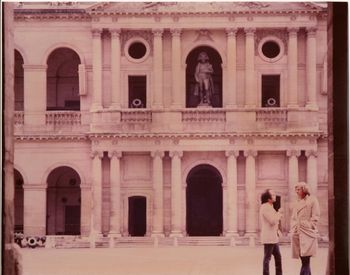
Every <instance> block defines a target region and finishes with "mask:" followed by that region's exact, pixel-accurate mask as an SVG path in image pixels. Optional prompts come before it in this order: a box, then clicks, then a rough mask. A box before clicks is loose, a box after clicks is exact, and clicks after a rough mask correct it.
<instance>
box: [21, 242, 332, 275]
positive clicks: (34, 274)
mask: <svg viewBox="0 0 350 275" xmlns="http://www.w3.org/2000/svg"><path fill="white" fill-rule="evenodd" d="M280 248H281V254H282V265H283V274H284V275H298V274H299V272H300V260H298V259H292V258H291V250H290V246H281V247H280ZM21 253H22V269H23V275H95V274H96V275H259V274H262V259H263V247H262V246H257V247H217V246H215V247H211V246H205V247H203V246H196V247H188V246H187V247H152V248H149V247H137V248H95V249H80V248H79V249H74V248H73V249H47V248H46V249H45V248H36V249H30V248H23V249H21ZM327 255H328V248H319V249H318V252H317V256H316V257H313V258H311V271H312V274H313V275H325V274H326V267H327ZM274 274H275V271H274V260H273V259H272V260H271V263H270V275H274Z"/></svg>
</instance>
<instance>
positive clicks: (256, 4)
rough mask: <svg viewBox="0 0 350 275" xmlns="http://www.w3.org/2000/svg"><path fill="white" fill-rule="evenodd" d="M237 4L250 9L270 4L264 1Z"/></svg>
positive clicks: (265, 6)
mask: <svg viewBox="0 0 350 275" xmlns="http://www.w3.org/2000/svg"><path fill="white" fill-rule="evenodd" d="M237 5H239V6H242V7H248V8H250V9H261V8H267V7H269V6H270V4H268V3H264V2H238V3H237Z"/></svg>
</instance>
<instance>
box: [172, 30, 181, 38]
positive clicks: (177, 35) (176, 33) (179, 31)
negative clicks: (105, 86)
mask: <svg viewBox="0 0 350 275" xmlns="http://www.w3.org/2000/svg"><path fill="white" fill-rule="evenodd" d="M170 32H171V35H172V37H180V36H181V32H182V29H179V28H176V29H170Z"/></svg>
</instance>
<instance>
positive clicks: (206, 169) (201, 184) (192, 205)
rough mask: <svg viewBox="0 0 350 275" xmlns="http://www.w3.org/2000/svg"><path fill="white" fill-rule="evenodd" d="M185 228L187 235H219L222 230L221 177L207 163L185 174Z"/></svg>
mask: <svg viewBox="0 0 350 275" xmlns="http://www.w3.org/2000/svg"><path fill="white" fill-rule="evenodd" d="M186 182H187V189H186V230H187V234H188V235H189V236H220V235H221V234H222V231H223V214H222V210H223V206H222V204H223V201H222V177H221V175H220V173H219V171H218V170H217V169H216V168H215V167H213V166H211V165H207V164H202V165H198V166H196V167H194V168H193V169H192V170H191V171H190V172H189V174H188V176H187V180H186Z"/></svg>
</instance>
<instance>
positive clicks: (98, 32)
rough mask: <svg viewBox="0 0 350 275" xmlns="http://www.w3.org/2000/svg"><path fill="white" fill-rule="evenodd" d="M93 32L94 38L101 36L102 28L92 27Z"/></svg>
mask: <svg viewBox="0 0 350 275" xmlns="http://www.w3.org/2000/svg"><path fill="white" fill-rule="evenodd" d="M91 34H92V38H101V34H102V29H98V28H95V29H92V30H91Z"/></svg>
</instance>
